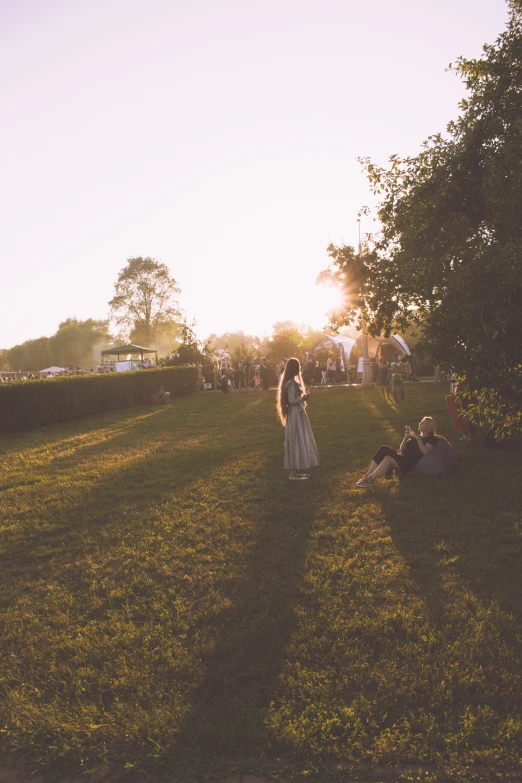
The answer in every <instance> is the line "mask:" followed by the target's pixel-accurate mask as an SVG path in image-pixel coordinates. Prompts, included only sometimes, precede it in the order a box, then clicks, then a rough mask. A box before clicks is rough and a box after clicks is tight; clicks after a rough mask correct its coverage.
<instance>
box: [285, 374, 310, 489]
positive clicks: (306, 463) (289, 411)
mask: <svg viewBox="0 0 522 783" xmlns="http://www.w3.org/2000/svg"><path fill="white" fill-rule="evenodd" d="M304 388H305V387H304V383H303V379H302V377H301V368H300V366H299V361H298V360H297V359H288V361H287V363H286V366H285V371H284V373H283V377H282V378H281V381H280V383H279V387H278V390H277V413H278V415H279V418H280V420H281V424H282V425H283V427H284V428H285V470H289V471H290V475H289V478H290V479H293V480H294V481H297V480H302V479H307V478H308V476H307V475H297V471H298V470H308V469H309V468H312V467H315V466H317V465H319V455H318V453H317V446H316V444H315V438H314V434H313V432H312V428H311V426H310V422H309V421H308V416H307V415H306V411H305V402H306V400H307V399H308V395H307V394H303V390H304Z"/></svg>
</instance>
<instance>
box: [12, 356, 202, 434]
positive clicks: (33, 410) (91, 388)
mask: <svg viewBox="0 0 522 783" xmlns="http://www.w3.org/2000/svg"><path fill="white" fill-rule="evenodd" d="M197 379H198V370H197V367H165V368H162V369H159V370H137V371H135V372H121V373H107V374H103V375H101V374H100V375H73V376H70V377H67V376H66V377H63V378H49V379H48V380H41V381H23V382H20V383H10V384H2V385H1V386H0V432H15V431H17V430H31V429H34V428H35V427H46V426H47V425H49V424H56V423H57V422H60V421H70V420H71V419H79V418H81V417H82V416H90V415H92V414H94V413H103V412H105V411H111V410H116V409H118V408H127V407H129V406H130V405H136V404H139V403H147V402H149V400H150V397H151V395H152V394H154V392H155V391H157V390H158V389H159V387H160V386H163V388H164V389H165V391H168V392H170V393H171V396H172V397H179V396H181V395H183V394H190V393H191V392H195V391H196V389H197Z"/></svg>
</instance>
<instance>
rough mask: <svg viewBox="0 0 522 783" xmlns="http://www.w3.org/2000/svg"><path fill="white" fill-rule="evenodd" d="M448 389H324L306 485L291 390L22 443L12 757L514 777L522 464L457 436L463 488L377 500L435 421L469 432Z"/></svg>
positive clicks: (2, 737)
mask: <svg viewBox="0 0 522 783" xmlns="http://www.w3.org/2000/svg"><path fill="white" fill-rule="evenodd" d="M445 393H447V390H446V387H442V386H436V385H434V384H427V383H418V384H409V385H407V386H406V399H405V401H404V402H402V403H399V404H398V405H397V406H396V405H394V404H391V403H388V402H385V401H384V400H383V399H382V398H381V397H380V395H379V394H378V392H377V391H375V390H373V389H371V390H363V389H356V388H346V387H342V388H329V389H317V390H315V391H314V392H313V394H312V398H311V400H310V403H309V406H308V414H309V417H310V421H311V423H312V426H313V428H314V432H315V435H316V439H317V443H318V447H319V452H320V456H321V459H322V466H321V469H320V471H318V472H317V473H316V474H314V476H313V478H312V479H310V481H308V482H289V481H288V479H287V477H286V474H285V473H284V471H283V435H284V430H283V428H282V427H281V426H280V425H279V424H278V422H277V420H276V416H275V408H274V403H275V394H274V392H272V391H271V392H267V393H253V392H247V393H238V394H235V395H230V396H226V395H220V394H212V393H207V394H199V395H192V396H190V397H187V398H183V399H176V400H174V403H173V404H172V405H171V406H169V407H165V408H148V407H136V408H132V409H128V410H125V411H120V412H118V413H116V414H114V413H113V414H107V415H103V416H97V417H92V418H89V419H84V420H81V421H77V422H72V423H69V424H62V425H57V426H54V427H49V428H46V429H44V430H38V431H34V432H29V433H23V434H17V435H11V436H7V437H3V438H2V439H1V440H0V464H1V467H2V470H1V474H0V519H1V538H0V591H1V592H0V619H1V627H0V694H1V707H0V709H1V712H0V743H1V749H2V750H1V753H3V754H8V753H10V754H14V755H17V756H21V757H23V758H25V759H28V760H31V761H32V762H33V763H34V765H35V766H36V767H38V766H39V767H40V768H42V769H45V768H46V767H47V768H52V766H53V765H58V766H59V767H63V768H65V767H66V766H67V768H69V769H71V770H73V771H78V770H82V769H84V770H85V769H92V768H94V767H96V766H97V765H99V764H103V763H112V764H117V765H121V766H122V767H123V766H125V767H126V768H133V767H134V768H149V769H151V768H152V769H156V770H158V771H159V770H161V769H162V768H168V769H169V770H174V771H177V772H178V773H179V774H196V773H197V772H198V771H199V772H201V771H204V770H206V771H209V770H216V769H220V770H222V771H226V772H227V773H228V774H232V772H233V771H234V770H236V771H237V770H239V771H241V770H246V769H254V768H255V769H261V768H262V767H263V765H264V764H270V763H272V764H274V765H275V766H274V769H277V768H278V765H280V766H281V768H283V767H284V768H285V769H286V770H289V769H290V770H294V771H296V770H301V771H302V772H308V773H309V777H314V776H316V777H318V779H321V780H324V779H325V776H326V774H327V772H328V774H330V775H333V776H335V774H337V773H336V770H339V769H341V768H342V767H343V765H344V767H345V768H346V765H350V764H355V765H357V764H381V765H393V764H407V763H410V764H411V763H432V764H436V765H443V764H446V765H448V764H449V765H452V764H461V765H464V766H466V765H477V764H478V765H482V766H483V765H491V766H494V767H502V766H506V767H510V768H515V767H516V766H517V765H518V764H519V762H520V754H521V747H522V719H521V708H522V645H521V629H522V570H521V552H522V546H521V524H522V482H521V480H520V477H521V470H520V468H521V454H520V451H519V450H517V449H516V448H512V449H507V450H505V451H498V452H493V451H489V450H487V449H485V448H484V447H483V446H482V445H481V443H480V441H478V442H477V443H476V444H471V445H468V444H461V443H460V442H459V441H458V440H456V439H455V440H456V448H457V450H458V453H459V457H460V459H461V465H462V468H461V472H460V474H458V475H456V476H454V477H452V478H448V479H435V480H411V479H410V480H408V479H401V480H398V479H397V478H394V479H392V480H382V481H380V482H379V483H378V484H376V485H374V486H373V487H371V488H370V489H368V490H366V491H360V490H357V489H356V488H355V486H354V482H355V481H356V479H357V478H359V477H360V475H362V473H364V471H365V468H366V466H367V464H368V462H369V459H370V457H371V455H372V453H373V452H374V450H375V449H376V447H377V446H379V445H380V444H381V443H389V444H390V445H395V446H397V445H398V443H399V442H400V440H401V438H402V434H403V432H404V425H405V424H410V425H411V426H416V425H417V423H418V422H419V421H420V419H421V417H422V416H423V415H433V416H435V418H436V419H437V421H438V423H439V431H440V432H442V433H443V434H447V435H448V436H449V437H450V439H451V440H454V433H453V431H452V428H451V425H450V422H449V419H448V416H447V413H446V409H445V403H444V394H445ZM158 774H159V773H158ZM339 774H340V773H339Z"/></svg>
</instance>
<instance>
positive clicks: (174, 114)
mask: <svg viewBox="0 0 522 783" xmlns="http://www.w3.org/2000/svg"><path fill="white" fill-rule="evenodd" d="M507 18H508V8H507V5H506V3H505V2H504V0H438V2H437V3H433V2H427V1H426V0H395V2H391V1H390V0H365V2H361V1H359V2H355V1H354V0H185V1H184V2H181V0H67V1H66V0H0V95H1V107H2V122H1V123H0V156H1V158H0V171H1V178H0V240H1V251H2V252H1V260H0V265H1V283H0V284H1V294H0V348H9V347H11V346H12V345H15V344H17V343H20V342H23V341H25V340H28V339H32V338H36V337H39V336H41V335H47V336H50V335H51V334H53V333H54V332H55V331H56V329H57V327H58V324H59V323H60V322H61V321H63V320H65V319H66V318H69V317H76V318H79V319H82V320H83V319H86V318H100V319H101V318H106V317H107V313H108V305H107V303H108V301H109V300H110V299H111V297H112V296H113V287H114V283H115V281H116V278H117V275H118V272H119V270H120V269H121V268H122V267H123V266H124V265H125V263H126V260H127V258H129V257H131V256H140V255H141V256H152V257H154V258H156V259H158V260H160V261H163V262H164V263H166V264H167V265H168V266H169V267H170V269H171V272H172V274H173V276H174V277H175V278H176V280H177V281H178V284H179V286H180V288H181V295H180V298H179V302H180V304H181V306H182V308H183V309H184V310H185V312H186V313H187V316H188V317H189V319H190V320H191V319H193V318H195V319H196V320H197V324H198V325H197V332H198V334H199V336H200V337H205V336H207V335H208V334H209V333H210V332H217V333H218V334H220V333H223V332H225V331H237V330H243V331H244V332H246V333H250V334H252V333H253V334H258V335H261V334H263V333H270V332H271V327H272V325H273V324H274V323H275V322H276V321H282V320H288V319H290V320H294V321H297V322H298V323H301V322H305V323H309V324H310V325H312V326H314V327H317V328H319V327H321V326H322V325H323V324H324V322H325V310H326V303H325V300H324V293H322V292H321V290H320V289H318V288H317V287H316V286H315V279H316V277H317V274H318V273H319V271H320V270H321V269H323V268H325V267H326V266H327V265H328V256H327V253H326V247H327V245H328V244H329V243H330V242H334V243H336V244H339V243H342V242H347V243H349V244H356V243H357V224H356V216H357V211H358V209H359V208H360V206H361V205H363V204H372V197H371V195H370V193H369V188H368V185H367V181H366V179H365V177H364V174H363V173H362V172H361V169H360V166H359V164H358V163H357V157H358V156H370V157H371V158H372V159H373V160H374V161H376V162H378V163H381V164H383V163H385V162H386V160H387V159H388V156H389V155H390V154H392V153H398V154H399V155H415V154H417V152H418V151H419V149H420V145H421V142H422V141H423V140H424V139H425V138H426V137H427V136H428V135H430V134H432V133H437V132H439V131H444V129H445V126H446V124H447V122H448V121H449V120H450V119H452V118H454V117H455V116H456V115H457V113H458V102H459V100H460V99H461V98H462V97H463V95H464V89H463V87H462V85H461V83H460V81H459V80H458V79H457V77H456V76H454V75H453V74H451V73H448V72H446V71H445V69H446V67H447V66H448V64H449V63H450V62H451V61H455V60H456V58H457V57H458V56H459V55H465V56H468V57H474V56H480V54H481V51H482V45H483V44H484V43H486V42H493V41H494V40H495V39H496V38H497V36H498V34H500V33H501V32H502V31H503V30H504V29H505V24H506V22H507ZM362 227H363V232H364V231H371V230H372V223H371V221H370V220H366V221H364V222H363V224H362Z"/></svg>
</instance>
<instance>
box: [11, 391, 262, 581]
mask: <svg viewBox="0 0 522 783" xmlns="http://www.w3.org/2000/svg"><path fill="white" fill-rule="evenodd" d="M235 418H236V425H237V426H239V427H241V425H242V424H243V423H244V422H245V421H246V420H248V418H249V410H248V406H247V408H246V409H244V410H243V414H241V412H240V411H238V412H236V414H235ZM163 421H164V422H165V426H166V427H167V428H168V429H166V430H165V431H162V432H161V435H160V434H159V433H158V432H154V431H153V432H151V431H150V429H149V426H150V425H149V422H148V420H147V418H145V419H143V418H142V417H141V416H138V420H137V421H136V419H132V421H131V423H132V425H133V432H132V435H133V437H135V438H148V440H149V448H148V449H146V450H145V454H144V455H142V456H140V455H139V454H138V455H137V456H136V457H135V458H133V457H128V455H127V457H126V459H125V461H123V462H122V463H120V464H116V465H115V466H113V467H112V469H110V470H103V450H104V448H103V443H102V444H95V445H93V446H92V448H91V449H90V455H89V456H90V459H91V460H94V461H96V460H100V461H101V463H100V464H101V465H102V469H101V470H100V472H99V474H98V475H96V476H94V477H93V478H92V479H89V480H88V481H87V482H86V483H85V485H82V484H79V485H78V489H77V491H76V492H75V493H73V495H72V496H71V498H69V499H68V498H67V491H66V490H65V491H64V500H63V502H62V503H58V504H57V505H56V507H54V506H53V505H52V504H50V503H49V502H48V500H47V498H45V497H42V494H41V493H42V490H41V488H40V487H39V486H38V485H37V486H30V487H28V489H29V490H30V491H31V493H33V494H32V495H31V497H33V496H34V523H33V524H30V523H25V522H23V521H22V522H20V523H19V524H18V525H17V526H13V525H11V529H10V530H9V531H7V532H4V536H3V538H4V550H3V552H2V553H1V556H0V567H1V570H2V572H3V575H5V581H4V584H5V585H7V586H8V585H12V586H13V589H15V594H18V595H19V594H21V592H22V591H23V590H24V586H25V582H26V581H33V580H35V579H38V578H40V577H43V578H45V577H46V576H48V575H49V573H50V571H49V568H50V565H51V561H52V568H51V572H52V571H56V572H59V570H60V568H61V566H62V564H66V563H67V562H68V560H69V559H70V557H77V556H78V553H79V552H81V553H82V556H84V557H85V556H87V555H88V554H89V553H90V552H91V551H93V550H96V549H97V548H98V546H99V544H100V539H99V538H98V537H97V536H98V535H99V534H103V533H105V532H106V531H107V529H111V530H112V531H113V537H114V538H113V540H117V535H118V533H117V531H118V530H119V531H120V536H121V537H123V536H124V535H125V534H127V533H128V532H129V531H128V527H127V526H128V523H129V514H132V513H135V512H136V511H137V510H140V509H142V510H143V512H144V514H147V513H149V512H150V511H151V510H154V509H159V508H161V506H162V505H163V504H164V503H166V502H169V501H172V500H173V499H175V497H176V496H179V495H180V494H182V493H183V491H184V490H185V489H186V488H187V487H188V486H190V484H191V483H192V482H194V481H195V480H196V479H202V478H204V476H205V475H206V474H209V473H211V472H213V471H215V470H217V469H218V468H219V467H220V466H222V465H224V464H226V463H227V462H228V461H230V460H231V458H232V456H233V450H232V452H231V447H230V443H229V442H228V441H226V440H221V439H220V438H219V437H216V438H215V440H214V442H213V444H212V445H211V446H209V445H208V443H203V442H202V441H201V434H202V428H201V427H198V426H197V425H194V426H193V427H190V428H188V427H180V426H179V424H178V422H177V421H176V420H175V419H173V418H172V417H171V418H170V420H168V419H167V420H165V419H164V420H163ZM191 421H192V420H191ZM169 425H170V428H169ZM116 426H118V434H116V435H114V437H113V439H112V441H111V447H112V448H114V449H116V450H117V448H121V447H123V445H124V444H125V441H126V437H125V433H120V432H119V425H116ZM125 432H127V430H126V431H125ZM193 440H195V441H196V442H195V443H190V441H193ZM203 440H204V439H203ZM186 441H189V443H188V444H187V447H186V448H185V447H184V445H185V443H186ZM177 444H178V445H179V449H178V448H177ZM244 446H245V449H244V451H245V452H246V451H247V448H248V449H249V448H250V447H249V446H248V444H247V443H245V444H244ZM203 447H204V448H203ZM63 467H64V469H66V468H67V465H66V464H65V463H64V465H63ZM47 469H48V470H52V464H51V465H49V466H48V467H47ZM45 470H46V468H45V466H44V468H43V471H44V472H45ZM71 481H72V482H73V483H74V481H75V478H74V473H73V474H72V476H71ZM130 524H131V525H132V526H135V525H136V524H139V520H138V521H137V520H131V522H130ZM21 526H22V527H21ZM18 528H20V529H18ZM10 568H15V569H16V571H17V574H16V580H14V579H13V578H12V577H13V574H11V573H10ZM25 571H27V572H28V573H27V578H26V579H25V578H24V576H23V575H24V572H25Z"/></svg>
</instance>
